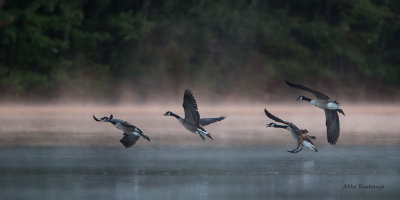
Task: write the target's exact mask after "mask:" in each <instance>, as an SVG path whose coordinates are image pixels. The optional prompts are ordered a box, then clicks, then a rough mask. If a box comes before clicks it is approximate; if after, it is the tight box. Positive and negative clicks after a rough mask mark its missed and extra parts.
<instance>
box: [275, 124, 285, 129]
mask: <svg viewBox="0 0 400 200" xmlns="http://www.w3.org/2000/svg"><path fill="white" fill-rule="evenodd" d="M274 127H275V128H284V129H286V128H287V127H288V126H285V125H278V124H276V125H275V126H274Z"/></svg>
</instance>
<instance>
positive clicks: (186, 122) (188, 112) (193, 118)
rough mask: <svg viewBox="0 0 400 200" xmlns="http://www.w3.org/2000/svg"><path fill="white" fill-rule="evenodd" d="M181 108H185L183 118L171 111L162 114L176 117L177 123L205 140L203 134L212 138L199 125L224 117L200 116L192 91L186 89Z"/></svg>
mask: <svg viewBox="0 0 400 200" xmlns="http://www.w3.org/2000/svg"><path fill="white" fill-rule="evenodd" d="M183 109H184V110H185V118H184V119H183V118H181V117H180V116H178V115H177V114H175V113H173V112H171V111H167V112H166V113H164V116H173V117H175V118H176V119H178V121H179V123H181V124H182V126H183V127H185V128H186V129H187V130H189V131H190V132H192V133H195V134H199V136H200V137H201V139H202V140H203V141H205V137H204V136H207V137H209V138H210V139H212V140H213V138H212V137H211V135H210V133H208V132H207V131H206V130H204V128H203V127H201V126H206V125H209V124H211V123H214V122H217V121H221V120H223V119H225V117H223V116H221V117H217V118H200V114H199V112H198V108H197V103H196V100H195V99H194V96H193V93H192V92H191V91H190V90H188V89H186V90H185V93H184V95H183Z"/></svg>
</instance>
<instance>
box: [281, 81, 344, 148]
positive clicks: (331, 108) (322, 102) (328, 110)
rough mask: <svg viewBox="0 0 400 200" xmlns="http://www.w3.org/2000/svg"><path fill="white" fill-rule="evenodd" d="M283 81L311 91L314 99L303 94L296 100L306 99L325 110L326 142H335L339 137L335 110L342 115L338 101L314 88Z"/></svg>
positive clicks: (291, 85)
mask: <svg viewBox="0 0 400 200" xmlns="http://www.w3.org/2000/svg"><path fill="white" fill-rule="evenodd" d="M285 82H286V84H287V85H289V86H290V87H293V88H297V89H301V90H305V91H307V92H310V93H312V94H313V95H314V96H315V99H309V98H307V97H305V96H299V97H297V99H296V101H300V100H303V101H308V102H310V103H311V104H312V105H314V106H316V107H318V108H321V109H323V110H324V111H325V117H326V123H325V124H326V128H327V138H328V142H329V144H331V145H334V144H336V142H337V140H338V139H339V135H340V122H339V115H338V114H337V112H339V113H341V114H342V115H344V112H343V110H342V109H340V108H339V102H337V101H336V100H331V99H330V98H329V97H328V96H326V95H325V94H323V93H321V92H318V91H315V90H312V89H310V88H307V87H305V86H302V85H299V84H295V83H290V82H289V81H287V80H285Z"/></svg>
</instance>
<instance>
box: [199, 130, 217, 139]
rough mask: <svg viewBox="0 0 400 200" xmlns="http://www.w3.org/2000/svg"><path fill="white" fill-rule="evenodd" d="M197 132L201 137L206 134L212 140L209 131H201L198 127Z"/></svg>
mask: <svg viewBox="0 0 400 200" xmlns="http://www.w3.org/2000/svg"><path fill="white" fill-rule="evenodd" d="M197 133H198V134H199V135H202V136H203V137H204V136H207V137H209V138H210V139H212V140H214V139H213V138H212V137H211V135H210V134H209V133H207V132H206V131H203V130H201V129H198V130H197Z"/></svg>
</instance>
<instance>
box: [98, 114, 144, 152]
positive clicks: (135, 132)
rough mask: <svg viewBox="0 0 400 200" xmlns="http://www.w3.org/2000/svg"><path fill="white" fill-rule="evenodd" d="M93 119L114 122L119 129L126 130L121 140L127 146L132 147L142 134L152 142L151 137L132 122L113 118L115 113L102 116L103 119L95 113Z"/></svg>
mask: <svg viewBox="0 0 400 200" xmlns="http://www.w3.org/2000/svg"><path fill="white" fill-rule="evenodd" d="M93 119H94V120H96V121H98V122H110V123H111V124H113V125H114V126H115V127H116V128H117V129H119V130H121V131H123V132H124V137H122V139H121V140H120V142H121V143H122V144H123V145H124V146H125V147H126V148H128V147H131V146H132V145H134V144H135V143H136V141H138V139H139V137H140V136H142V137H143V138H145V139H146V140H148V141H149V142H150V138H149V137H148V136H147V135H145V134H144V133H143V131H142V130H140V129H139V128H137V127H136V126H133V125H132V124H129V123H128V122H126V121H123V120H120V119H115V118H113V115H110V117H102V118H101V119H97V118H96V117H95V116H94V115H93Z"/></svg>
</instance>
